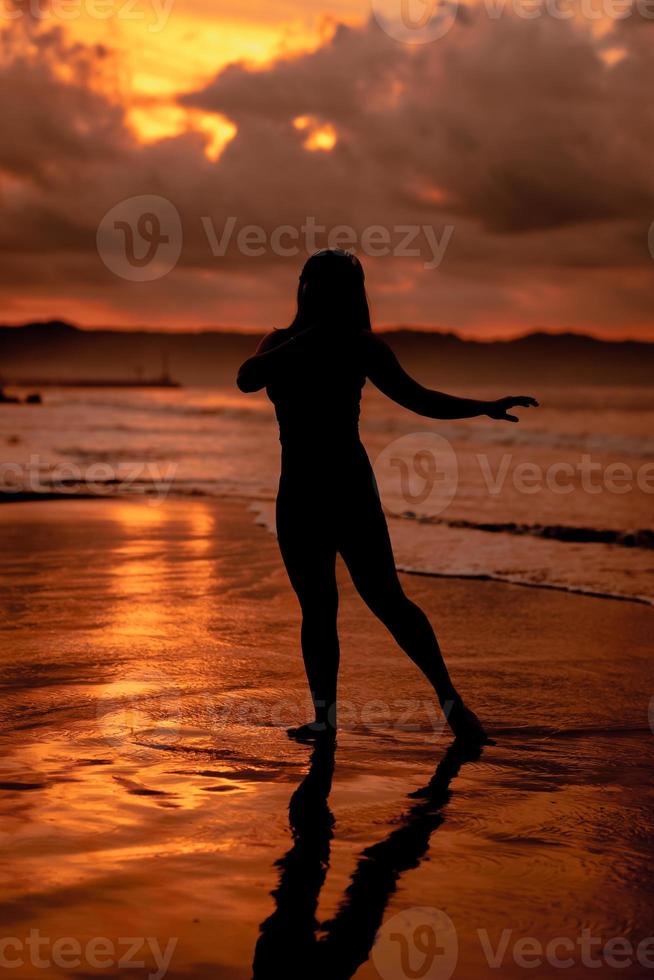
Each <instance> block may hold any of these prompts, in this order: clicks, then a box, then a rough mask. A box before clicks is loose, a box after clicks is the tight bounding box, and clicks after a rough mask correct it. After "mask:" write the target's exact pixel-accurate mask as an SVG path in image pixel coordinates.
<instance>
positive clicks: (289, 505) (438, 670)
mask: <svg viewBox="0 0 654 980" xmlns="http://www.w3.org/2000/svg"><path fill="white" fill-rule="evenodd" d="M366 378H370V380H371V381H372V382H373V383H374V384H375V385H377V387H378V388H380V389H381V391H383V392H384V393H385V394H386V395H388V396H389V398H392V399H393V400H394V401H396V402H397V403H398V404H400V405H402V406H403V407H405V408H408V409H410V410H412V411H414V412H417V413H418V414H419V415H423V416H425V417H427V418H432V419H462V418H472V417H474V416H478V415H489V416H490V417H491V418H493V419H504V420H508V421H513V422H517V421H518V419H517V418H516V416H514V415H511V414H509V412H510V409H511V408H512V407H513V406H515V405H521V406H528V405H535V404H536V401H535V400H534V399H533V398H530V397H527V396H522V395H521V396H517V397H510V398H500V399H499V400H498V401H492V402H485V401H478V400H476V399H472V398H457V397H455V396H453V395H445V394H443V393H442V392H439V391H432V390H430V389H428V388H423V387H422V385H420V384H418V383H417V382H416V381H414V380H413V378H411V377H410V376H409V375H408V374H406V372H405V371H403V369H402V368H401V366H400V364H399V363H398V361H397V359H396V357H395V355H394V354H393V353H392V351H391V349H390V348H389V347H388V346H387V345H386V344H385V343H384V341H383V340H381V339H380V338H379V337H377V336H376V335H374V334H373V333H372V331H371V327H370V314H369V311H368V302H367V298H366V293H365V288H364V275H363V269H362V267H361V264H360V263H359V261H358V259H356V258H355V257H354V256H353V255H350V254H349V253H347V252H342V251H340V250H338V249H335V250H329V249H327V250H325V251H322V252H317V253H316V254H315V255H312V256H311V258H310V259H309V260H308V261H307V263H306V264H305V266H304V269H303V270H302V274H301V276H300V285H299V289H298V308H297V314H296V317H295V319H294V321H293V323H292V324H291V325H290V326H289V327H287V328H286V329H284V330H275V331H273V333H271V334H269V335H268V336H267V337H265V338H264V340H263V341H262V343H261V345H260V346H259V349H258V351H257V353H256V354H255V355H254V356H253V357H250V358H249V359H248V360H247V361H246V362H245V363H244V364H243V365H242V367H241V369H240V371H239V375H238V385H239V387H240V388H241V390H242V391H258V390H259V389H261V388H264V387H265V388H266V390H267V392H268V395H269V397H270V398H271V400H272V401H273V402H274V405H275V410H276V413H277V419H278V421H279V430H280V440H281V443H282V473H281V479H280V484H279V494H278V497H277V536H278V539H279V545H280V549H281V552H282V557H283V559H284V563H285V565H286V569H287V571H288V574H289V578H290V580H291V584H292V586H293V588H294V589H295V591H296V593H297V596H298V599H299V601H300V606H301V608H302V653H303V656H304V664H305V668H306V672H307V678H308V681H309V687H310V689H311V695H312V698H313V703H314V709H315V722H313V723H312V724H310V725H303V726H302V727H301V728H299V729H291V730H290V731H289V734H292V735H294V736H296V737H298V738H302V739H307V738H316V737H318V736H320V735H323V734H324V735H327V736H333V734H334V732H335V729H336V682H337V676H338V663H339V643H338V633H337V628H336V615H337V607H338V591H337V587H336V572H335V568H336V555H337V553H340V554H341V556H342V557H343V560H344V561H345V564H346V565H347V567H348V569H349V572H350V574H351V576H352V580H353V582H354V584H355V586H356V588H357V590H358V591H359V593H360V594H361V596H362V598H363V599H364V601H365V602H366V603H367V604H368V606H369V607H370V609H371V610H372V611H373V612H374V613H375V615H376V616H378V617H379V619H380V620H381V621H382V622H383V623H384V624H385V626H387V628H388V629H389V630H390V632H391V634H392V635H393V637H394V638H395V640H396V641H397V642H398V644H399V645H400V646H401V647H402V649H403V650H404V651H405V653H407V654H408V656H409V657H410V658H411V660H413V662H414V663H415V664H416V666H417V667H419V668H420V670H421V671H422V672H423V674H424V675H425V677H426V678H427V680H428V681H429V682H430V683H431V685H432V687H433V688H434V691H435V692H436V696H437V697H438V700H439V703H440V705H441V707H442V708H443V710H444V711H445V714H446V717H447V720H448V722H449V724H450V726H451V728H452V729H453V731H454V732H455V734H456V735H458V736H459V737H464V738H467V739H469V740H470V741H473V742H479V741H483V740H484V738H485V733H484V730H483V728H482V726H481V723H480V722H479V720H478V719H477V717H476V715H475V714H474V712H472V711H471V710H470V709H469V708H468V707H466V705H465V704H464V702H463V699H462V697H461V695H460V694H459V693H458V691H457V690H456V688H455V687H454V684H453V682H452V680H451V678H450V675H449V673H448V670H447V667H446V666H445V661H444V660H443V657H442V655H441V651H440V648H439V645H438V642H437V640H436V636H435V635H434V631H433V629H432V627H431V625H430V623H429V620H428V619H427V617H426V615H425V614H424V612H423V611H422V610H421V609H419V608H418V606H416V605H415V603H413V602H411V600H410V599H409V598H408V597H407V596H406V595H405V594H404V591H403V589H402V586H401V584H400V581H399V578H398V576H397V572H396V569H395V562H394V559H393V552H392V549H391V543H390V538H389V535H388V528H387V527H386V520H385V518H384V514H383V511H382V507H381V504H380V501H379V497H378V495H377V492H376V489H375V483H374V477H373V473H372V468H371V466H370V462H369V460H368V457H367V455H366V451H365V449H364V448H363V445H362V443H361V441H360V439H359V429H358V422H359V405H360V401H361V392H362V389H363V385H364V384H365V381H366Z"/></svg>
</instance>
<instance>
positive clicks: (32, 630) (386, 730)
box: [0, 497, 654, 980]
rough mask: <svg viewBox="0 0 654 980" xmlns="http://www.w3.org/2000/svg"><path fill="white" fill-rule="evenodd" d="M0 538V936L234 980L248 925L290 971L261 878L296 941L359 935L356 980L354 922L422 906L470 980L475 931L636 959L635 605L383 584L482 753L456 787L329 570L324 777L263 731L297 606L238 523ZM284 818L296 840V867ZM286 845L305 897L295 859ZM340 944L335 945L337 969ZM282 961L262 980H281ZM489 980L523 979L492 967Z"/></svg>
mask: <svg viewBox="0 0 654 980" xmlns="http://www.w3.org/2000/svg"><path fill="white" fill-rule="evenodd" d="M0 527H1V529H2V535H3V541H4V543H5V547H4V549H3V551H2V553H1V554H0V567H1V569H2V573H3V579H2V581H3V586H2V590H1V591H0V604H1V606H2V610H3V612H4V616H3V617H2V623H3V626H2V629H1V630H0V644H1V645H2V654H3V666H4V675H5V679H4V682H3V702H2V709H1V716H0V717H1V719H2V720H1V724H0V822H1V823H2V828H3V829H2V833H3V834H4V835H5V839H6V841H7V842H11V846H10V847H7V848H6V849H5V851H4V853H3V856H2V857H0V881H2V888H1V889H0V907H1V908H2V910H3V912H5V913H6V916H7V921H10V922H11V929H12V935H14V936H17V937H25V936H28V935H29V934H30V930H32V929H38V930H39V931H40V933H41V934H42V935H44V936H46V935H47V936H50V937H54V938H59V937H64V936H71V935H72V936H76V937H78V938H79V939H80V940H81V941H87V940H88V939H90V938H91V937H93V936H106V937H107V938H108V940H109V941H111V942H114V943H117V942H119V940H120V937H121V936H127V935H129V936H132V935H134V936H136V935H141V936H150V937H156V938H157V940H158V942H159V946H160V948H161V949H165V948H167V945H168V942H169V940H170V939H171V938H174V939H176V940H177V942H176V946H175V950H174V953H173V958H172V962H171V966H170V970H169V971H168V973H167V977H168V980H187V978H188V977H194V978H197V980H200V978H204V977H206V978H207V980H209V978H210V977H211V978H215V977H220V978H224V980H249V978H250V977H251V976H252V968H251V964H252V959H253V956H254V950H255V946H257V944H258V943H260V942H261V940H262V937H264V936H270V935H271V934H272V935H275V932H274V927H275V924H279V923H281V924H282V925H283V924H284V923H286V922H288V934H287V938H288V943H290V944H291V948H292V949H296V948H297V949H299V948H304V947H301V945H300V944H301V943H302V942H304V939H305V938H306V939H307V940H308V941H313V940H312V939H311V935H313V934H312V933H310V930H309V932H303V931H302V930H304V929H305V926H306V916H305V915H303V914H301V915H295V914H293V915H291V916H290V917H288V918H287V917H286V913H287V912H289V910H291V906H289V905H288V904H284V903H285V901H286V899H288V898H289V897H291V898H292V894H294V893H290V894H289V891H288V888H286V887H285V888H282V891H281V893H280V891H279V887H280V881H282V879H281V878H280V875H282V874H286V876H285V877H284V878H283V881H284V882H285V884H286V885H293V887H296V888H297V892H296V893H297V894H298V895H301V896H303V897H304V898H303V901H305V899H306V896H307V888H308V887H310V886H311V887H315V889H316V890H315V894H314V900H315V901H316V902H318V899H319V905H318V906H317V910H316V919H317V921H318V922H320V923H329V922H331V921H337V922H340V923H346V922H347V921H354V920H353V919H351V918H349V917H351V916H352V915H354V914H355V913H356V912H357V909H358V910H359V911H361V909H363V910H364V912H365V914H366V915H367V916H368V915H369V913H370V910H371V908H374V909H375V910H376V911H375V913H374V918H373V919H370V918H367V919H366V921H367V922H368V923H369V930H368V932H367V933H366V934H365V942H364V941H363V940H362V943H361V946H360V951H361V957H362V965H361V966H360V967H359V968H358V969H357V971H356V980H375V978H376V980H378V975H377V973H376V970H375V965H374V964H375V963H376V962H377V961H376V960H375V956H376V953H375V947H374V945H373V941H374V938H375V932H376V929H377V927H378V925H379V926H380V927H381V928H382V929H385V928H387V927H389V928H391V929H392V930H393V931H394V932H396V931H397V921H398V920H397V918H396V917H398V916H404V915H405V914H407V913H410V912H411V910H414V909H424V908H428V909H445V910H447V915H448V916H449V918H450V920H451V921H452V923H453V924H454V928H455V929H456V932H457V934H458V938H459V966H458V969H457V974H456V975H457V976H462V977H465V978H467V980H492V978H493V977H494V976H495V975H496V973H497V970H496V969H493V968H492V967H491V966H490V965H489V964H488V963H487V961H486V960H485V959H484V957H483V956H482V953H481V950H480V947H479V942H478V936H477V931H476V930H478V929H479V928H481V929H483V930H486V932H487V933H489V934H490V935H492V936H493V937H495V936H499V935H500V934H501V932H502V929H504V928H505V927H506V925H507V924H508V925H509V926H510V927H511V928H512V930H513V935H514V937H515V938H516V939H517V938H521V937H527V936H536V937H539V939H544V940H547V939H549V937H551V936H565V937H569V938H570V940H571V941H573V942H574V941H575V937H576V936H577V934H578V929H579V925H578V921H579V919H582V920H583V921H589V922H595V923H601V924H602V930H601V931H602V934H603V936H604V938H605V939H608V938H610V937H613V936H621V935H626V936H628V937H630V938H631V939H633V940H634V941H636V942H637V941H639V940H640V939H642V938H643V937H644V936H645V935H649V933H648V932H646V930H647V929H648V928H649V923H650V921H651V895H650V893H649V891H648V889H647V876H646V873H645V872H646V869H647V868H648V867H649V863H650V854H649V841H650V840H651V835H652V833H653V832H654V826H653V822H652V819H653V818H652V814H653V813H654V789H652V787H651V780H648V775H649V772H650V771H651V766H652V764H653V763H654V739H652V735H651V730H650V728H649V727H648V710H649V697H650V694H649V692H650V691H652V690H654V665H653V664H652V661H651V653H650V645H651V633H652V614H651V611H650V610H649V609H647V608H645V607H643V606H639V605H634V604H628V603H607V602H601V603H600V602H597V601H595V600H594V599H593V598H592V597H588V596H578V595H572V594H567V595H565V594H563V593H560V592H552V591H550V592H548V591H544V590H539V591H537V590H533V589H532V590H528V589H518V588H515V589H512V588H510V587H509V588H507V586H506V585H505V584H502V583H497V582H493V581H481V582H479V581H477V582H475V583H474V585H473V583H472V582H470V581H461V580H459V581H456V580H453V579H450V580H445V579H443V580H440V581H439V582H438V583H437V582H435V581H434V580H433V578H431V577H428V576H406V577H403V584H404V587H405V588H406V590H407V593H408V594H409V596H410V597H411V598H412V599H413V600H414V601H416V602H417V603H418V604H419V605H420V606H421V607H422V608H423V609H424V610H425V612H426V614H427V615H428V616H429V618H430V620H431V621H432V622H433V623H434V624H435V627H436V630H437V633H438V636H439V640H440V642H441V644H442V646H443V649H444V651H445V656H446V659H447V662H448V666H449V668H450V670H451V672H452V676H453V677H454V678H455V681H456V683H457V685H458V686H459V687H460V689H461V690H462V693H463V694H464V696H465V697H466V699H467V700H468V701H469V702H470V704H471V705H472V706H474V709H475V710H476V711H477V712H478V713H479V715H480V717H481V718H482V720H483V721H484V722H485V723H486V724H487V726H488V729H489V732H490V734H491V736H493V737H495V739H496V743H497V744H495V745H489V746H486V747H484V749H483V752H482V753H481V754H480V756H479V757H478V758H477V759H470V760H466V761H465V764H464V765H463V766H462V767H461V769H460V771H459V770H456V771H454V770H452V769H451V767H450V764H449V761H448V759H449V760H450V761H451V754H450V755H449V756H448V749H449V747H450V746H451V745H452V741H451V737H450V736H449V735H448V733H447V731H446V730H445V729H444V727H443V724H442V718H441V717H440V716H439V715H437V714H436V712H435V705H434V699H433V695H432V694H431V692H430V690H429V689H428V687H427V685H426V684H425V682H424V680H423V678H422V677H421V675H420V674H419V672H418V671H417V670H416V669H415V667H414V666H413V664H412V663H411V662H410V661H409V660H408V658H407V657H405V656H404V655H403V654H402V652H401V651H400V650H398V648H397V646H396V645H395V643H394V641H393V640H392V638H391V637H390V635H389V634H388V633H387V631H386V630H385V628H384V627H383V626H382V625H381V624H380V623H379V622H378V621H376V620H375V618H374V617H373V616H372V614H371V613H370V612H369V610H368V609H367V608H366V607H365V606H364V604H363V603H362V601H361V600H360V598H359V597H358V595H357V594H356V593H355V590H354V587H353V585H352V583H351V581H350V579H349V576H348V575H347V574H346V570H345V568H344V567H343V565H342V563H341V562H339V564H338V583H339V590H340V593H341V606H340V614H339V616H340V618H339V631H340V635H341V645H342V656H341V672H340V673H341V676H340V682H339V684H340V691H339V734H338V741H337V748H336V757H335V760H332V764H333V772H331V771H330V767H329V760H327V767H326V769H321V768H320V766H319V765H318V766H317V765H316V764H311V760H312V753H311V749H310V748H309V747H307V746H305V745H301V744H297V743H294V742H292V741H290V740H289V739H288V738H287V736H286V731H285V729H286V727H287V725H289V724H293V723H297V722H298V721H303V720H305V717H304V715H303V712H304V711H305V710H306V706H307V692H306V680H305V677H304V671H303V666H302V658H301V654H300V650H299V609H298V605H297V602H296V599H295V596H294V595H293V593H292V591H291V588H290V586H289V584H288V581H287V578H286V573H285V570H284V568H283V565H282V563H281V559H280V557H279V554H278V549H277V544H276V542H275V540H274V538H273V537H272V535H270V534H269V533H267V532H265V531H264V529H263V528H261V527H257V526H256V524H255V523H254V521H253V514H252V511H251V510H248V508H247V507H246V506H245V505H244V504H243V503H240V502H237V501H226V500H215V499H213V500H210V499H207V498H203V499H197V498H195V499H192V500H183V501H181V500H168V501H166V502H165V503H163V504H161V505H159V506H149V505H148V504H147V503H146V502H144V501H143V500H134V499H124V498H123V499H118V498H115V497H114V498H112V499H109V500H107V499H104V498H103V499H96V500H78V501H77V503H75V502H72V501H70V500H69V499H66V500H65V501H64V500H61V501H42V502H40V503H39V505H38V506H36V507H29V506H25V504H20V506H16V507H13V508H12V507H0ZM430 578H431V580H430ZM314 763H315V759H314ZM435 770H436V771H435ZM439 773H440V775H439ZM449 775H451V776H452V785H451V787H450V786H449V781H448V779H445V782H444V781H443V778H442V777H443V776H449ZM300 787H302V789H301V790H299V788H300ZM298 791H300V797H299V798H298V797H297V796H295V794H296V793H297V792H298ZM292 800H295V801H296V802H301V803H302V807H304V808H305V809H306V808H307V807H308V808H309V809H308V810H306V812H307V813H308V814H309V816H312V817H313V816H315V821H314V820H310V821H309V824H310V825H309V826H308V827H306V828H305V829H307V830H308V834H306V835H305V836H304V837H300V838H299V844H298V837H297V834H296V835H295V836H294V835H293V834H292V832H291V830H290V828H289V813H291V816H293V812H294V811H292V810H290V809H289V807H291V806H292V803H291V801H292ZM302 807H301V808H300V809H301V810H302V812H305V810H303V809H302ZM300 832H302V827H300ZM305 844H306V845H312V846H314V847H315V851H314V852H312V853H315V856H316V859H317V860H319V863H320V867H321V868H322V869H323V872H324V873H323V875H322V877H320V876H312V874H311V867H309V868H308V869H306V872H305V865H304V864H303V863H301V864H299V865H298V863H297V862H296V861H295V859H294V858H295V855H296V854H297V853H299V852H298V850H297V848H298V847H299V848H300V849H302V848H303V847H304V845H305ZM294 848H295V850H294ZM303 853H304V852H303ZM371 860H373V861H374V862H376V863H374V865H371ZM296 869H299V870H300V871H302V872H303V873H302V874H299V876H298V875H296V876H295V877H294V876H293V875H294V872H295V870H296ZM327 869H328V870H327ZM353 869H354V871H353ZM367 869H370V870H371V871H373V872H374V871H375V870H377V871H379V873H380V874H382V873H383V875H384V877H383V882H386V883H387V884H386V887H384V888H383V889H380V887H379V879H378V878H377V877H376V876H375V874H374V873H373V874H372V877H370V875H369V874H368V870H367ZM325 875H326V880H325V884H324V887H321V885H322V879H323V878H324V877H325ZM353 886H354V892H353V891H352V887H353ZM348 889H349V891H348ZM153 895H155V896H156V901H153ZM353 896H354V898H355V905H356V908H355V907H354V906H353V904H352V897H353ZM356 896H359V899H357V898H356ZM301 911H305V907H304V906H302V908H301ZM312 914H313V913H312ZM312 921H313V920H312ZM271 922H272V929H273V932H272V933H271ZM625 923H627V924H625ZM266 924H268V925H266ZM284 928H285V927H284ZM358 935H359V936H360V937H361V936H362V935H363V934H362V933H361V932H359V933H358ZM346 939H347V937H346ZM346 939H345V940H344V945H341V940H340V938H339V935H338V930H335V931H334V932H333V934H332V937H331V939H330V947H331V950H332V952H333V953H334V955H336V956H340V955H341V954H343V955H344V954H345V952H346V951H347V942H346ZM282 946H283V948H280V949H279V956H280V959H279V962H277V963H275V962H273V961H271V969H270V975H280V976H281V975H284V964H285V963H286V964H287V956H288V944H287V943H284V944H282ZM321 948H322V947H321V946H318V947H317V949H321ZM262 950H263V952H264V953H265V955H269V956H270V957H272V958H273V960H274V957H275V956H276V955H277V954H276V947H275V946H274V943H273V946H272V947H271V946H269V945H268V946H267V945H266V942H265V941H264V942H263V945H260V946H259V955H261V953H262ZM366 955H371V956H372V957H373V959H372V961H371V960H370V959H368V960H367V961H366V962H363V959H365V957H366ZM50 972H51V974H52V976H54V977H58V978H62V980H64V978H65V980H68V978H69V977H70V975H71V974H70V973H69V972H68V971H66V970H65V969H62V970H58V969H56V968H53V969H52V970H51V971H50ZM566 973H567V975H568V977H569V978H570V980H583V978H584V977H585V975H586V971H585V968H583V966H582V965H575V966H573V967H572V968H570V969H567V970H566ZM623 973H624V975H625V976H632V975H633V976H634V977H635V974H633V973H630V971H629V970H626V971H623ZM94 975H95V974H94ZM347 975H348V976H351V975H352V974H351V973H348V974H347ZM16 976H17V977H20V978H21V980H23V978H25V980H31V977H32V976H33V971H32V972H30V968H29V966H28V967H27V968H26V970H23V971H21V970H20V969H19V970H16ZM502 976H503V977H506V978H507V980H523V976H524V969H523V968H521V967H519V965H518V964H517V963H516V962H515V961H514V960H513V959H512V958H511V957H510V956H507V958H506V960H505V962H504V964H503V967H502Z"/></svg>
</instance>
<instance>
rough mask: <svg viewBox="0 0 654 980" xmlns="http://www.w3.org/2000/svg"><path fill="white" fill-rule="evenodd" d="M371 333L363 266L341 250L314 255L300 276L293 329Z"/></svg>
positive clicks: (322, 251) (329, 249) (321, 251)
mask: <svg viewBox="0 0 654 980" xmlns="http://www.w3.org/2000/svg"><path fill="white" fill-rule="evenodd" d="M322 323H324V324H326V325H333V326H334V327H341V328H345V329H352V330H370V329H371V325H370V311H369V309H368V298H367V296H366V289H365V276H364V272H363V266H362V265H361V263H360V262H359V260H358V258H357V257H356V255H353V254H352V253H351V252H345V251H343V250H342V249H340V248H324V249H321V250H320V251H319V252H314V254H313V255H311V256H310V257H309V258H308V259H307V261H306V262H305V264H304V268H303V269H302V272H301V273H300V282H299V285H298V292H297V313H296V315H295V319H294V321H293V323H292V325H291V326H292V327H295V328H297V329H302V328H303V327H309V326H312V325H315V324H322Z"/></svg>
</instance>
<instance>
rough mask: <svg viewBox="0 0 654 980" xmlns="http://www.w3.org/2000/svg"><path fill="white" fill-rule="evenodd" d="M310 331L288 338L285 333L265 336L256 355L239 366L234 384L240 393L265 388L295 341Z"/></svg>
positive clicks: (285, 360) (278, 332) (283, 362)
mask: <svg viewBox="0 0 654 980" xmlns="http://www.w3.org/2000/svg"><path fill="white" fill-rule="evenodd" d="M310 332H311V331H310V330H305V331H302V333H298V334H292V335H291V336H289V335H288V334H287V333H286V332H285V331H282V330H273V332H272V333H269V334H266V336H265V337H264V338H263V340H262V341H261V343H260V344H259V346H258V347H257V350H256V353H255V354H253V355H252V357H248V359H247V361H244V362H243V364H241V366H240V368H239V371H238V376H237V378H236V384H237V385H238V387H239V388H240V389H241V391H245V392H249V391H260V390H261V389H262V388H265V387H266V385H267V384H268V382H269V381H271V380H272V379H273V377H274V375H275V372H276V371H277V369H278V368H279V367H282V366H283V365H284V364H285V363H286V362H287V360H288V358H289V356H290V355H291V352H292V351H293V349H294V347H295V341H296V340H297V339H298V338H299V337H301V336H302V335H303V334H308V333H310Z"/></svg>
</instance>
